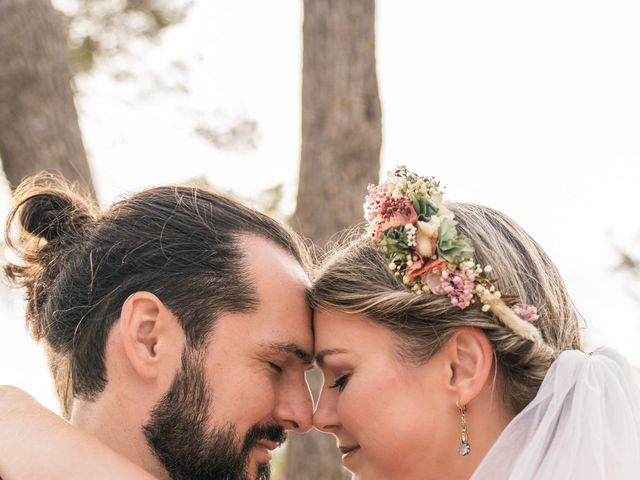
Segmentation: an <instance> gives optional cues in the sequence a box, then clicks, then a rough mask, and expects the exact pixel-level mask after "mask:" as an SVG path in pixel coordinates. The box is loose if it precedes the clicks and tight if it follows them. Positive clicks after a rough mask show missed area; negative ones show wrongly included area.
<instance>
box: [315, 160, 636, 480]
mask: <svg viewBox="0 0 640 480" xmlns="http://www.w3.org/2000/svg"><path fill="white" fill-rule="evenodd" d="M365 213H366V219H367V221H368V223H369V235H368V236H367V237H366V238H359V239H356V240H355V241H352V242H351V243H350V244H348V245H347V246H346V247H344V248H341V249H339V250H338V251H337V252H336V253H334V254H333V256H331V257H330V258H329V259H328V260H326V261H325V263H324V265H323V266H322V267H321V268H320V271H319V272H318V274H317V277H316V279H315V283H314V287H313V292H312V297H313V299H314V303H315V325H314V327H315V334H316V338H315V347H316V358H317V361H318V364H319V365H320V366H321V368H322V370H323V373H324V376H325V385H324V387H323V390H322V394H321V398H320V400H319V403H318V405H317V408H316V412H315V416H314V424H315V426H316V428H319V429H321V430H323V431H325V432H329V433H332V434H334V435H335V436H336V437H337V441H338V445H339V447H340V449H341V450H342V452H343V462H344V464H345V466H346V467H347V468H348V469H349V470H351V471H352V472H353V473H354V474H355V478H359V479H386V478H402V479H425V478H452V479H458V478H470V477H471V478H474V479H485V478H500V479H502V478H513V479H529V478H531V479H533V478H545V479H549V478H558V479H560V478H562V479H564V478H602V479H610V478H616V479H618V478H628V479H631V478H640V393H639V391H638V384H637V379H636V378H634V373H633V372H631V370H630V368H629V366H628V365H627V364H626V362H625V361H624V359H622V358H621V357H620V356H619V355H617V354H616V353H615V352H613V351H611V350H603V351H600V352H596V353H594V354H593V355H592V356H588V355H586V354H584V353H582V352H581V351H580V350H581V340H580V333H579V318H580V317H579V314H578V312H577V310H576V309H575V307H574V305H573V303H572V302H571V299H570V298H569V296H568V294H567V291H566V289H565V286H564V284H563V282H562V280H561V278H560V276H559V275H558V272H557V270H556V269H555V267H554V266H553V264H552V263H551V261H550V260H549V258H548V257H547V255H546V254H545V253H544V252H543V251H542V249H541V248H540V247H539V246H538V245H537V244H536V243H535V242H534V241H533V240H532V239H531V238H530V237H529V236H528V235H527V234H526V233H525V232H524V231H523V230H522V229H521V228H520V227H519V226H518V225H516V224H515V223H514V222H513V221H512V220H511V219H509V218H508V217H506V216H505V215H503V214H501V213H500V212H497V211H495V210H492V209H489V208H485V207H481V206H478V205H471V204H447V205H445V204H443V203H442V193H441V192H440V189H439V185H438V183H437V182H436V181H435V180H433V179H428V178H424V177H419V176H418V175H416V174H413V173H411V172H408V171H407V170H406V169H405V168H399V169H396V171H395V172H394V173H393V174H392V175H391V177H390V179H389V180H388V181H387V182H385V183H383V184H381V185H378V186H372V187H370V188H369V196H368V197H367V201H366V203H365ZM500 292H502V293H500Z"/></svg>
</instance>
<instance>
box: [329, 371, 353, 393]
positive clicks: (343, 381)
mask: <svg viewBox="0 0 640 480" xmlns="http://www.w3.org/2000/svg"><path fill="white" fill-rule="evenodd" d="M349 377H350V375H348V374H347V375H342V376H341V377H340V378H338V379H337V380H336V381H335V383H334V384H333V385H329V388H337V389H338V390H339V391H340V392H341V391H343V390H344V389H345V387H346V386H347V382H348V381H349Z"/></svg>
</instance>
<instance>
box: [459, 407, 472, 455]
mask: <svg viewBox="0 0 640 480" xmlns="http://www.w3.org/2000/svg"><path fill="white" fill-rule="evenodd" d="M456 407H458V411H459V412H460V416H461V422H462V437H461V438H460V448H459V449H458V453H460V455H461V456H463V457H464V456H465V455H469V452H470V451H471V445H469V432H468V431H467V417H466V413H467V407H466V406H464V407H461V406H460V403H458V402H456Z"/></svg>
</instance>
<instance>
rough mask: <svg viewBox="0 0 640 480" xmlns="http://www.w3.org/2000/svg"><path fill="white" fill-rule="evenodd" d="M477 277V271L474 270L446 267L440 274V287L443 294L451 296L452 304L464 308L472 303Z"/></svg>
mask: <svg viewBox="0 0 640 480" xmlns="http://www.w3.org/2000/svg"><path fill="white" fill-rule="evenodd" d="M475 279H476V272H475V271H474V270H471V269H469V270H449V269H448V268H446V269H444V270H443V271H442V274H441V275H440V285H439V289H440V290H441V291H442V292H443V294H445V295H448V296H449V298H450V299H451V304H452V305H455V306H456V307H460V309H461V310H464V309H465V308H467V307H468V306H469V305H471V300H472V298H473V289H474V287H475V283H474V282H475Z"/></svg>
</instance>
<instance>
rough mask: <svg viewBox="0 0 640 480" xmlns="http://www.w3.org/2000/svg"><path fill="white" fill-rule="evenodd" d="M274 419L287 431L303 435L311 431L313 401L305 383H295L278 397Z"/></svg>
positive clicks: (303, 381)
mask: <svg viewBox="0 0 640 480" xmlns="http://www.w3.org/2000/svg"><path fill="white" fill-rule="evenodd" d="M274 418H275V419H276V421H277V422H278V423H279V424H280V425H282V426H283V427H284V428H285V429H287V430H293V431H295V432H298V433H304V432H307V431H309V430H310V429H311V426H312V425H311V423H312V418H313V400H312V398H311V392H310V391H309V387H308V385H307V382H306V381H305V380H304V377H303V378H302V382H296V384H295V385H291V386H290V387H289V388H287V389H284V390H283V391H282V392H281V394H280V395H279V397H278V401H277V404H276V407H275V412H274Z"/></svg>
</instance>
